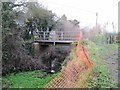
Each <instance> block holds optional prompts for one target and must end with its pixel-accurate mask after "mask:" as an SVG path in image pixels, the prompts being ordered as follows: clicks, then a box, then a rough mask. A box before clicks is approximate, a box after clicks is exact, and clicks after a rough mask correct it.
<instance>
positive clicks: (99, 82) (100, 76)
mask: <svg viewBox="0 0 120 90" xmlns="http://www.w3.org/2000/svg"><path fill="white" fill-rule="evenodd" d="M82 44H83V45H84V47H85V48H86V50H87V51H88V53H89V55H90V58H91V60H92V61H93V63H94V68H93V71H92V72H93V75H92V76H89V79H87V80H88V81H87V82H88V84H87V86H86V87H87V88H93V87H96V88H111V87H112V88H114V87H116V85H115V84H114V83H113V81H112V77H111V73H110V71H109V70H108V68H107V67H106V65H103V63H102V62H103V60H102V59H101V56H103V55H104V53H106V55H107V54H108V56H109V54H112V53H114V51H115V50H116V48H117V45H116V44H111V45H105V44H104V45H99V44H96V43H94V42H91V41H87V40H84V41H83V42H82ZM108 47H109V49H106V48H108ZM110 49H111V50H110ZM74 51H75V48H74V49H73V51H72V53H71V54H70V57H69V58H68V59H70V60H71V59H72V58H73V56H74V53H73V52H74ZM108 52H109V53H108ZM72 54H73V55H72ZM113 60H114V58H113ZM67 61H69V60H67ZM57 76H59V73H57V74H53V75H47V74H46V73H45V72H41V71H39V70H36V71H29V72H21V73H17V74H14V73H12V74H11V75H8V76H4V77H3V78H2V82H3V88H43V87H44V86H45V85H46V84H47V83H48V82H49V81H50V80H52V79H53V78H55V77H57Z"/></svg>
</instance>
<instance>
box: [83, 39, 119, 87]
mask: <svg viewBox="0 0 120 90" xmlns="http://www.w3.org/2000/svg"><path fill="white" fill-rule="evenodd" d="M82 44H83V45H84V47H85V48H86V49H87V51H88V53H89V55H90V58H91V60H92V61H93V63H94V68H93V71H92V72H93V75H92V76H90V77H89V80H88V86H87V87H88V88H93V87H94V88H115V87H117V85H115V84H114V83H113V81H112V76H111V73H110V70H109V69H108V68H107V67H106V65H103V60H102V57H103V56H104V54H105V55H107V54H108V56H109V55H111V53H114V51H115V50H117V44H111V45H107V44H103V45H101V44H100V45H99V44H96V43H94V42H91V41H88V40H84V41H83V42H82Z"/></svg>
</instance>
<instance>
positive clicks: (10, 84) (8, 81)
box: [3, 70, 59, 88]
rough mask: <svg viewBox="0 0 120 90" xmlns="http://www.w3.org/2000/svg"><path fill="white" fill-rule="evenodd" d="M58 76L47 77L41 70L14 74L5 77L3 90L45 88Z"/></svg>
mask: <svg viewBox="0 0 120 90" xmlns="http://www.w3.org/2000/svg"><path fill="white" fill-rule="evenodd" d="M58 75H59V73H57V74H52V75H47V74H46V73H45V72H42V71H39V70H36V71H29V72H21V73H17V74H15V73H12V74H11V75H9V76H4V77H3V88H43V87H44V86H45V85H46V84H47V83H48V82H49V81H50V80H51V79H53V78H55V77H57V76H58Z"/></svg>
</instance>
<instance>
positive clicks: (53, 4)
mask: <svg viewBox="0 0 120 90" xmlns="http://www.w3.org/2000/svg"><path fill="white" fill-rule="evenodd" d="M47 2H49V1H47ZM49 3H51V4H53V5H59V6H62V7H69V8H72V9H73V8H74V9H78V10H81V11H83V12H89V13H92V14H96V12H94V11H89V10H85V9H81V8H78V7H73V6H70V5H64V4H58V3H54V2H49Z"/></svg>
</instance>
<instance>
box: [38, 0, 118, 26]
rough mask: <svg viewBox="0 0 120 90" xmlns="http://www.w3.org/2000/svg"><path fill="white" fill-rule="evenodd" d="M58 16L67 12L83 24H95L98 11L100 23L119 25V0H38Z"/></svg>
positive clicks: (67, 14) (70, 16)
mask: <svg viewBox="0 0 120 90" xmlns="http://www.w3.org/2000/svg"><path fill="white" fill-rule="evenodd" d="M37 1H38V2H39V3H41V4H43V5H44V6H45V7H47V8H48V10H52V11H53V13H56V14H57V15H58V16H61V15H63V14H65V15H66V16H67V18H68V19H77V20H78V21H80V25H81V26H94V25H95V24H96V12H97V13H98V23H99V24H102V25H103V24H105V23H107V22H108V23H112V22H114V23H115V24H116V28H117V25H118V1H119V0H37Z"/></svg>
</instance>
